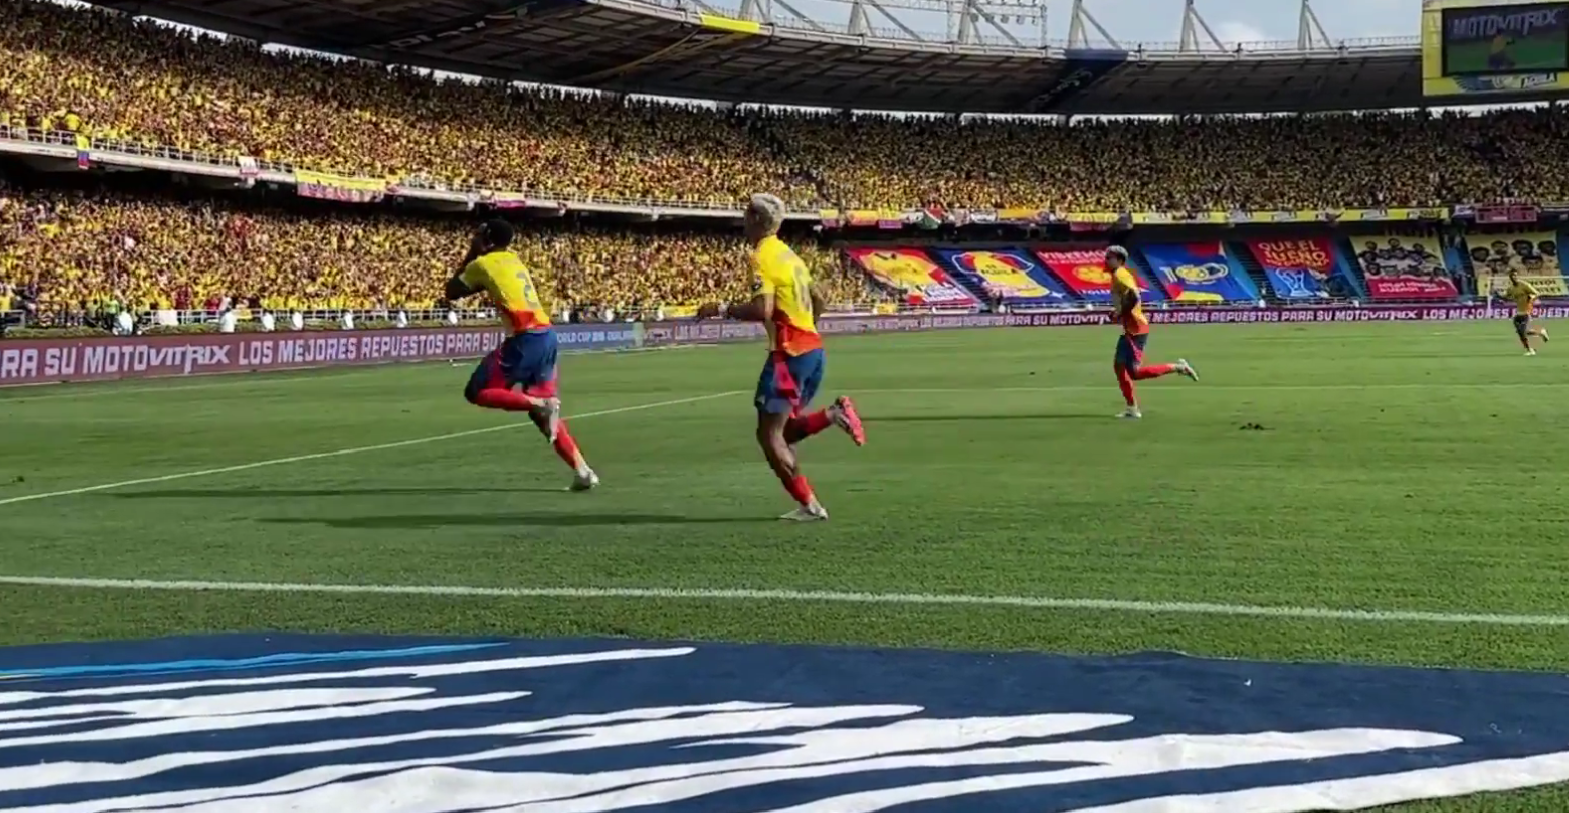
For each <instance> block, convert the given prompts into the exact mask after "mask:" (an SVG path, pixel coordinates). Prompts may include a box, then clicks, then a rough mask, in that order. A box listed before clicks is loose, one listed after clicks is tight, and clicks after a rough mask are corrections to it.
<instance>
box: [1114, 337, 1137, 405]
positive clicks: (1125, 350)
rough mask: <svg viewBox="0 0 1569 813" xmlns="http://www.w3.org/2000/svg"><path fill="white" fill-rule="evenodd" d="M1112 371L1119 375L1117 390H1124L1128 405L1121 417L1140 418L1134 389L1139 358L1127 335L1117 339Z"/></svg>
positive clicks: (1123, 398) (1123, 394)
mask: <svg viewBox="0 0 1569 813" xmlns="http://www.w3.org/2000/svg"><path fill="white" fill-rule="evenodd" d="M1111 369H1112V371H1113V372H1115V373H1116V374H1117V388H1118V389H1120V390H1122V400H1123V402H1124V403H1125V404H1126V407H1125V408H1124V409H1123V410H1122V415H1121V417H1123V418H1137V417H1139V414H1140V413H1139V396H1138V393H1137V392H1136V391H1135V389H1134V387H1133V382H1134V381H1135V380H1136V378H1135V376H1137V375H1138V370H1139V356H1138V354H1137V352H1136V351H1135V348H1134V346H1133V341H1132V340H1131V339H1130V338H1129V337H1128V336H1127V335H1126V334H1124V335H1122V336H1118V337H1117V352H1116V354H1115V355H1114V356H1113V357H1112V362H1111Z"/></svg>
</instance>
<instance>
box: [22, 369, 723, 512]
mask: <svg viewBox="0 0 1569 813" xmlns="http://www.w3.org/2000/svg"><path fill="white" fill-rule="evenodd" d="M742 392H743V390H730V391H728V392H716V393H711V394H709V395H698V396H694V397H691V398H676V399H674V400H670V401H655V402H654V403H651V404H634V405H632V406H624V407H616V408H615V409H601V410H598V411H595V412H584V413H582V414H580V415H568V416H567V418H568V419H572V420H581V419H583V418H598V417H600V416H603V415H620V414H622V413H625V412H641V411H643V410H645V409H658V408H660V407H668V406H678V405H680V404H695V403H697V402H699V401H712V400H715V399H718V398H728V397H730V396H733V395H740V394H742ZM522 426H530V427H531V426H533V424H532V423H521V422H520V423H507V424H501V425H500V426H486V427H482V428H480V429H469V430H465V431H463V432H449V433H447V434H445V435H431V436H429V437H423V438H413V439H410V440H399V441H394V442H392V443H378V444H375V445H372V446H355V447H352V448H349V449H338V450H335V451H331V452H317V453H316V454H305V455H296V456H294V457H279V458H275V459H272V460H258V461H255V462H251V463H241V464H239V465H236V466H223V467H220V468H216V469H201V470H200V471H184V472H178V473H176V474H165V475H161V476H158V477H143V478H139V479H136V480H121V481H120V482H117V483H101V484H99V485H95V486H86V487H83V488H70V489H66V490H64V491H46V492H43V493H41V494H23V495H22V496H20V497H8V498H6V499H0V505H13V504H16V503H21V502H32V501H34V500H47V499H50V498H52V497H70V496H73V495H76V494H91V493H93V492H95V491H109V490H111V489H116V488H129V487H130V486H141V485H149V484H152V483H167V482H169V481H171V480H187V479H190V478H193V477H210V476H212V475H215V474H228V473H230V472H236V471H250V470H251V469H261V468H266V467H268V466H283V465H288V464H290V463H304V462H306V461H308V460H324V459H326V458H329V457H344V456H347V455H353V454H361V453H363V452H379V451H382V450H385V449H401V448H403V447H404V446H419V445H422V444H426V443H436V442H437V441H443V440H453V439H455V438H466V437H470V436H472V435H484V434H488V433H491V432H503V431H506V430H508V429H517V428H519V427H522Z"/></svg>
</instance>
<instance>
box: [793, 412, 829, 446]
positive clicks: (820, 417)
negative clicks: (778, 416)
mask: <svg viewBox="0 0 1569 813" xmlns="http://www.w3.org/2000/svg"><path fill="white" fill-rule="evenodd" d="M833 425H834V419H833V418H830V417H828V410H826V409H819V410H817V411H816V412H813V413H812V414H810V415H803V416H801V417H799V418H791V419H790V422H789V423H787V424H785V442H786V443H792V444H793V443H800V442H801V441H803V440H806V439H807V438H809V437H811V436H813V435H815V434H817V433H818V432H821V431H823V430H824V429H827V428H828V427H830V426H833Z"/></svg>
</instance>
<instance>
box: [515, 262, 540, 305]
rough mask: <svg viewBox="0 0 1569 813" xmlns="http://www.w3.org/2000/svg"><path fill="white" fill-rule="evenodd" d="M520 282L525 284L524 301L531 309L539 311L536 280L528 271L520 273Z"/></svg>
mask: <svg viewBox="0 0 1569 813" xmlns="http://www.w3.org/2000/svg"><path fill="white" fill-rule="evenodd" d="M518 282H520V283H522V284H523V301H524V302H525V303H527V304H528V306H529V307H530V308H533V309H534V310H539V294H537V293H535V291H534V278H533V277H531V276H529V273H528V272H527V271H519V272H518Z"/></svg>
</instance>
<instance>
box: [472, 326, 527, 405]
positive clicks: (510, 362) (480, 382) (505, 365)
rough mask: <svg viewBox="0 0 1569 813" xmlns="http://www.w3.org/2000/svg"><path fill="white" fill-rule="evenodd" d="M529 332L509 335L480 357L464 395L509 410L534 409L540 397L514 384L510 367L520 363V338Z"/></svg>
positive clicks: (483, 403) (478, 403) (476, 402)
mask: <svg viewBox="0 0 1569 813" xmlns="http://www.w3.org/2000/svg"><path fill="white" fill-rule="evenodd" d="M525 335H526V334H520V335H518V336H513V337H511V338H509V339H507V340H506V341H505V342H503V343H502V345H501V346H500V347H498V348H496V349H495V350H494V351H492V352H491V353H490V355H488V356H486V357H485V358H484V359H482V360H481V361H480V363H479V364H478V365H477V366H476V367H475V368H474V373H473V374H472V375H470V376H469V383H468V386H466V387H465V388H464V389H463V397H464V398H465V399H466V400H467V401H468V402H469V403H471V404H474V405H475V406H481V407H484V408H486V409H502V410H506V411H508V412H531V411H533V410H534V409H537V408H538V407H539V406H540V402H539V400H538V399H536V398H533V397H530V396H528V395H526V394H524V393H522V392H519V391H518V390H516V389H514V388H513V384H514V381H513V380H512V379H511V377H510V375H509V370H511V369H512V368H514V367H515V366H516V365H517V359H518V357H519V354H520V352H521V342H522V339H523V338H524V336H525Z"/></svg>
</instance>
